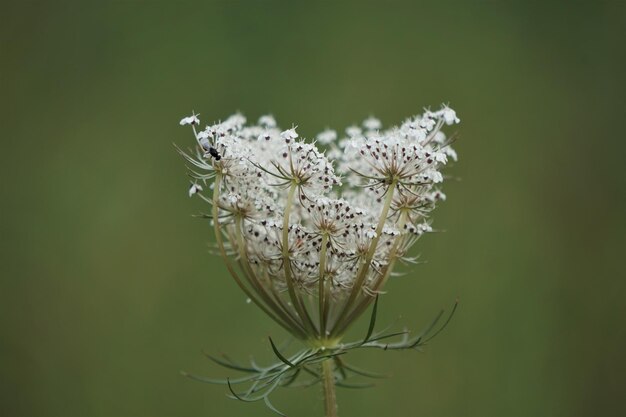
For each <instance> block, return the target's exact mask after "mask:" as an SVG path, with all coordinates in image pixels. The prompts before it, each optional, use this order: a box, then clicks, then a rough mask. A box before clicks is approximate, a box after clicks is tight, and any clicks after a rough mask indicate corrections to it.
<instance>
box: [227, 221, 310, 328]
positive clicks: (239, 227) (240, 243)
mask: <svg viewBox="0 0 626 417" xmlns="http://www.w3.org/2000/svg"><path fill="white" fill-rule="evenodd" d="M235 227H236V230H235V235H236V236H237V247H238V249H239V257H240V259H241V261H242V262H241V263H242V269H243V270H244V272H246V275H247V277H248V280H249V282H250V284H251V285H252V286H253V287H254V288H255V289H256V291H257V293H258V294H259V295H260V296H261V298H262V299H263V301H265V303H266V304H267V306H268V307H269V308H271V309H272V310H273V311H275V312H276V315H278V316H279V317H280V318H281V319H282V320H283V321H284V322H285V323H287V324H289V325H290V326H291V327H292V329H293V330H292V331H291V334H293V335H294V336H296V337H298V338H301V339H305V338H306V335H305V333H304V330H303V328H302V325H301V324H300V323H299V322H297V321H296V320H295V318H294V317H293V316H291V315H290V314H289V311H288V310H286V309H285V310H283V309H281V307H282V306H281V305H278V304H276V303H275V302H274V301H273V300H272V298H271V297H270V295H269V294H268V293H267V291H266V289H265V288H264V287H263V284H262V283H260V282H259V279H258V278H257V276H256V274H255V272H254V271H253V270H252V267H251V266H250V260H249V259H248V251H247V250H246V244H245V242H244V236H243V219H242V218H241V217H240V216H237V217H236V220H235Z"/></svg>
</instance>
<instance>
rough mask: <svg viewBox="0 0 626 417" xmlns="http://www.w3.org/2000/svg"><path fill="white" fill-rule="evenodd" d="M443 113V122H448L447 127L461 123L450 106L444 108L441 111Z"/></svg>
mask: <svg viewBox="0 0 626 417" xmlns="http://www.w3.org/2000/svg"><path fill="white" fill-rule="evenodd" d="M441 113H442V114H443V120H444V121H445V122H446V124H447V125H452V124H455V123H460V122H461V120H460V119H459V118H458V117H456V112H455V111H454V110H452V109H451V108H450V107H448V106H444V108H443V109H442V110H441Z"/></svg>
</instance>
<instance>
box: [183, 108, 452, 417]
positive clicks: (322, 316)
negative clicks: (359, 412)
mask: <svg viewBox="0 0 626 417" xmlns="http://www.w3.org/2000/svg"><path fill="white" fill-rule="evenodd" d="M456 123H459V119H458V117H457V116H456V113H455V111H454V110H452V109H451V108H450V107H448V106H447V105H443V106H442V107H441V108H440V109H439V110H436V111H431V110H428V109H426V110H425V111H424V112H423V113H422V114H421V115H418V116H414V117H411V118H408V119H406V120H405V121H404V122H403V123H402V124H400V125H399V126H396V127H391V128H388V129H383V127H382V124H381V122H380V121H379V120H378V119H375V118H373V117H370V118H368V119H366V120H365V121H364V122H363V123H362V125H361V126H350V127H349V128H347V129H346V131H345V135H343V136H342V137H339V135H338V134H337V132H335V131H331V130H326V131H324V132H322V133H320V134H319V135H318V136H317V141H316V142H313V143H311V142H307V141H305V140H302V139H301V138H299V135H298V133H297V132H296V127H292V128H290V129H287V130H281V129H280V128H279V127H278V126H277V124H276V121H275V120H274V118H273V117H271V116H262V117H261V118H260V119H259V121H258V123H257V124H252V125H249V124H247V123H246V119H245V118H244V117H243V116H242V115H240V114H235V115H233V116H231V117H229V118H227V119H226V120H225V121H223V122H220V123H215V124H212V125H207V126H206V127H205V128H204V129H202V128H201V127H200V120H199V118H198V117H197V115H195V114H193V115H191V116H189V117H185V118H183V119H182V120H181V121H180V124H181V125H190V126H191V127H192V131H193V135H194V140H195V142H196V148H195V149H194V150H190V151H189V153H186V152H184V151H182V150H181V149H180V148H178V147H176V149H177V151H178V152H179V153H180V154H181V155H182V156H183V158H184V159H185V161H186V164H187V165H188V167H189V168H188V169H189V173H188V175H189V177H190V178H191V184H190V188H189V190H188V194H189V196H190V197H192V196H194V195H197V196H199V197H200V198H201V200H203V201H204V202H206V203H208V204H209V205H210V206H211V212H210V214H205V215H200V216H199V217H200V218H203V219H209V220H210V221H211V222H212V225H213V231H214V233H215V240H216V246H217V248H218V251H219V254H220V256H221V257H222V258H223V261H224V263H225V264H226V268H227V270H228V272H229V273H230V275H231V276H232V277H233V279H234V280H235V282H236V284H237V285H238V286H239V287H240V288H241V290H242V291H243V292H244V293H245V294H246V296H247V297H248V299H249V301H250V302H252V303H254V304H255V305H256V306H258V307H259V308H260V309H261V310H262V311H263V312H264V313H265V314H267V315H268V316H269V317H270V318H271V319H272V320H274V321H275V322H276V323H277V324H278V325H280V326H281V327H282V328H284V329H285V330H286V331H287V332H289V333H290V334H291V335H292V336H293V337H295V338H296V339H298V340H299V341H301V342H302V343H303V344H304V345H305V346H306V348H305V349H304V350H302V351H300V352H298V353H296V354H293V355H285V354H283V353H282V352H281V350H283V348H281V349H280V350H279V349H278V348H277V347H276V345H274V343H273V341H271V342H270V344H271V346H272V349H273V351H274V354H275V355H276V356H277V358H278V359H279V362H278V363H277V364H274V365H271V366H269V367H260V366H258V365H256V364H255V363H254V362H251V364H250V365H249V366H247V365H238V364H236V363H234V362H233V361H231V360H230V359H224V360H222V359H217V358H216V359H217V360H216V362H217V363H218V364H221V365H224V366H226V367H227V368H229V369H230V370H240V371H244V372H247V373H248V375H247V376H245V377H242V378H234V379H227V380H224V381H221V382H220V383H223V384H224V385H228V387H229V389H230V390H231V397H232V398H236V399H240V400H242V401H263V402H264V403H265V404H266V405H267V406H268V407H269V408H271V409H272V410H273V411H276V412H278V413H280V412H279V411H278V410H277V409H276V408H275V407H274V406H273V404H272V403H271V402H270V401H269V395H270V394H271V392H273V391H274V390H275V389H277V388H278V387H286V386H290V387H291V386H308V385H312V384H316V383H320V384H322V386H323V387H324V392H325V411H326V413H327V416H336V413H337V409H336V393H335V388H336V387H351V388H359V387H364V386H367V385H364V384H360V383H356V384H355V383H349V382H346V379H347V378H352V377H354V376H355V375H360V376H361V377H367V376H368V375H375V374H374V373H370V372H368V371H364V372H359V371H357V370H358V369H359V368H356V367H353V366H351V365H349V364H347V362H345V361H343V360H341V359H340V358H339V355H343V354H345V353H347V352H348V351H350V350H354V349H366V348H367V349H372V348H374V349H382V350H400V349H411V350H418V349H419V348H420V347H421V346H423V345H424V343H426V341H428V340H430V338H428V337H427V336H428V334H429V332H430V331H431V330H432V331H434V335H436V334H438V333H439V332H440V331H441V330H442V328H443V327H445V326H446V325H447V323H448V322H449V319H450V317H451V316H450V317H448V320H446V321H445V323H444V325H443V326H441V328H439V329H437V330H433V329H434V328H435V325H436V324H437V322H438V320H439V318H441V315H439V316H438V317H437V319H436V320H435V321H433V324H432V325H431V327H429V328H428V329H427V330H426V331H425V332H422V334H420V335H418V336H417V337H409V335H408V332H407V331H401V332H391V333H388V332H386V331H379V332H376V331H375V329H374V326H375V317H376V314H377V310H378V308H377V306H378V298H379V297H380V295H381V294H384V292H383V289H384V287H385V285H386V284H387V281H389V279H390V278H391V277H393V276H394V273H393V271H394V268H395V267H396V265H397V263H398V262H397V261H398V260H401V261H405V262H406V263H409V262H413V263H414V258H412V257H409V256H407V254H408V251H409V250H410V248H411V246H412V245H413V244H414V243H415V242H416V241H417V240H418V239H419V238H420V237H421V236H422V235H424V234H425V233H429V232H431V231H432V228H431V226H430V221H429V220H428V218H429V214H430V212H431V211H432V210H433V209H434V208H435V206H436V205H437V203H439V202H440V201H444V200H445V195H444V194H443V193H442V192H441V190H440V189H439V186H440V184H441V183H442V182H443V181H444V179H445V177H444V176H443V174H442V172H441V170H442V168H443V167H444V165H446V164H447V162H448V160H449V159H452V160H456V152H455V151H454V150H453V149H452V148H451V146H450V145H451V143H452V140H451V139H452V138H450V137H447V136H446V134H445V133H444V132H443V131H442V130H443V128H444V127H445V126H450V125H454V124H456ZM211 181H212V182H213V184H212V187H213V188H212V196H210V195H209V194H208V192H207V193H206V194H205V190H204V189H205V188H207V189H210V187H211V184H210V183H211ZM374 300H376V302H375V303H374V307H373V308H372V315H371V319H370V327H369V329H368V333H367V336H366V337H365V339H362V340H360V341H358V342H351V343H346V342H344V341H343V337H344V334H345V333H346V332H347V331H348V330H349V328H350V326H351V325H352V324H354V323H355V322H356V321H357V320H358V319H359V317H360V316H361V315H363V314H364V313H365V312H366V311H367V309H368V307H370V305H371V304H372V302H373V301H374ZM454 311H456V307H455V309H453V312H454ZM431 337H432V336H431ZM396 339H399V340H396ZM394 340H395V341H394ZM210 358H212V357H210ZM318 370H319V372H318ZM303 375H304V378H307V376H308V378H309V379H308V380H305V381H301V382H299V381H298V378H301V377H302V376H303ZM190 377H191V376H190ZM195 378H196V379H199V380H203V381H204V382H211V383H213V382H216V380H211V379H206V378H199V377H195ZM311 378H312V379H311ZM217 382H219V381H217ZM247 383H249V384H250V385H249V386H248V387H247V389H246V390H244V391H241V389H239V388H237V386H238V385H239V384H247ZM235 388H237V391H235Z"/></svg>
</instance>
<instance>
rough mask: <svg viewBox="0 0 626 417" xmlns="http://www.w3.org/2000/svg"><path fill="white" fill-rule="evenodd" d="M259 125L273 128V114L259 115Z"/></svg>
mask: <svg viewBox="0 0 626 417" xmlns="http://www.w3.org/2000/svg"><path fill="white" fill-rule="evenodd" d="M259 125H261V126H263V127H268V128H274V127H276V120H275V119H274V116H272V115H269V114H266V115H265V116H261V117H259Z"/></svg>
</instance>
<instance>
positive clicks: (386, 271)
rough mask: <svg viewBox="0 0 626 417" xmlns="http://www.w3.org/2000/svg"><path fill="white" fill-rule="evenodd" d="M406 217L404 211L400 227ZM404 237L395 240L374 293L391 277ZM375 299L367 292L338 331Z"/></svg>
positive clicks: (345, 327)
mask: <svg viewBox="0 0 626 417" xmlns="http://www.w3.org/2000/svg"><path fill="white" fill-rule="evenodd" d="M406 217H407V216H406V215H405V214H404V213H402V214H401V215H400V221H399V222H398V229H400V230H402V229H403V228H404V225H405V223H406ZM404 237H405V235H401V236H398V238H397V239H396V241H395V242H394V244H393V247H392V248H391V251H390V255H389V258H390V260H389V263H388V264H387V265H385V267H384V268H383V270H382V272H381V273H380V276H379V277H378V279H377V280H376V282H375V283H374V285H373V287H372V288H371V292H372V293H376V292H377V291H379V290H380V289H381V288H382V287H383V286H384V285H385V282H387V279H389V276H390V275H391V272H392V271H393V267H394V265H395V263H396V260H397V259H398V257H397V256H396V252H397V251H398V247H399V246H400V245H401V244H402V241H403V239H404ZM375 299H376V297H374V296H371V295H369V294H366V295H365V297H364V298H363V299H362V300H361V301H359V303H358V304H357V305H356V307H354V309H353V310H352V312H351V313H350V314H349V315H348V317H347V319H346V320H345V321H344V323H343V325H342V326H341V327H340V328H338V329H337V332H338V333H340V334H342V333H344V332H345V331H346V330H348V327H349V326H350V324H352V323H354V321H355V320H356V319H357V318H359V316H360V315H361V314H363V313H364V312H365V310H367V307H368V306H369V305H370V304H371V303H372V301H374V300H375Z"/></svg>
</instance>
